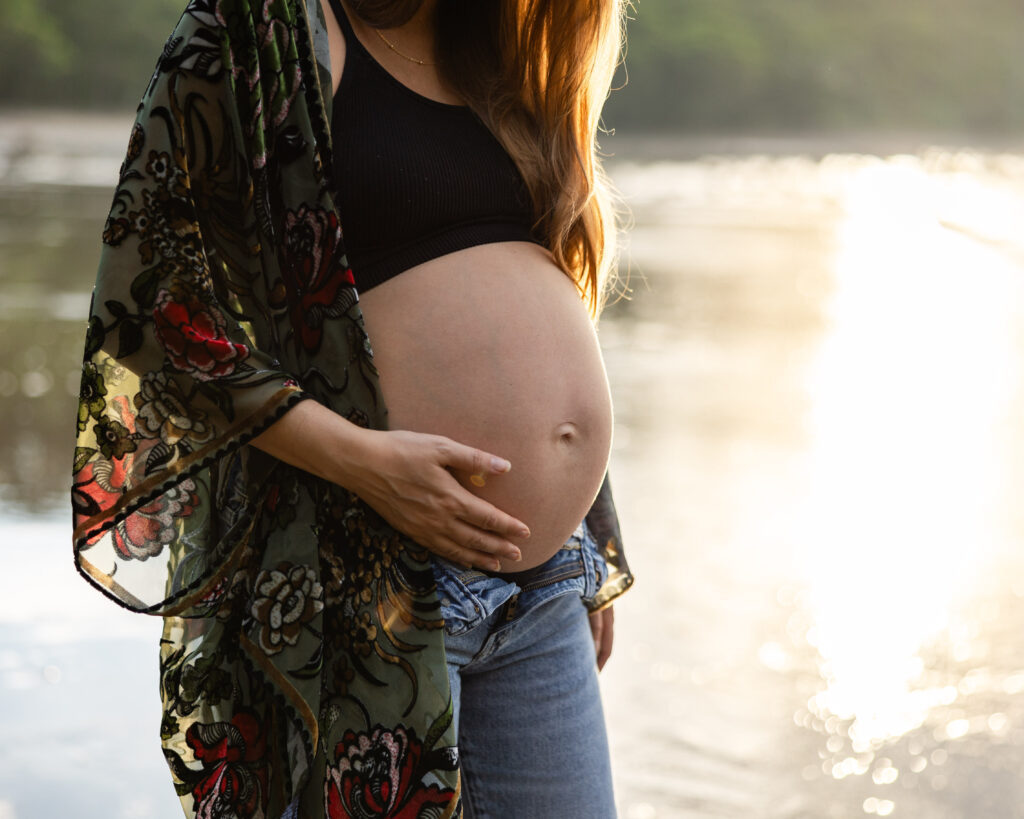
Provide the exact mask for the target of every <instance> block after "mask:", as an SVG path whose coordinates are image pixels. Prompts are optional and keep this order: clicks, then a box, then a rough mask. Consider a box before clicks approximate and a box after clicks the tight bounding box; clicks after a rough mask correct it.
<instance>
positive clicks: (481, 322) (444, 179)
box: [73, 0, 632, 819]
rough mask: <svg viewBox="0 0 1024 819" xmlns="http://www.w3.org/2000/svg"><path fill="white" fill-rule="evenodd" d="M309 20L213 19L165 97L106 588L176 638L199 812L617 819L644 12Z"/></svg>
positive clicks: (165, 655) (85, 415)
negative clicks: (626, 427)
mask: <svg viewBox="0 0 1024 819" xmlns="http://www.w3.org/2000/svg"><path fill="white" fill-rule="evenodd" d="M307 1H308V5H307V3H306V2H303V0H278V2H269V3H255V2H249V1H248V0H193V2H192V3H190V4H189V6H188V8H187V9H186V11H185V14H184V15H183V17H182V20H181V22H180V23H179V25H178V28H177V29H176V31H175V34H174V35H173V36H172V37H171V39H170V40H168V44H167V46H166V47H165V50H164V54H163V55H162V56H161V59H160V62H159V63H158V65H157V70H156V71H155V72H154V75H153V78H152V80H151V82H150V85H149V87H148V88H147V89H146V94H145V95H144V97H143V101H142V104H141V105H140V109H139V113H138V117H137V121H136V125H135V128H134V130H133V132H132V135H131V139H130V142H129V147H128V155H127V157H126V159H125V162H124V164H123V165H122V168H121V178H120V182H119V185H118V188H117V191H116V193H115V196H114V203H113V207H112V210H111V213H110V216H109V217H108V220H107V224H106V228H105V230H104V251H103V256H102V258H101V263H100V271H99V275H98V278H97V286H96V290H95V292H94V296H93V309H92V313H91V316H90V323H89V333H88V337H87V341H86V358H85V364H84V369H83V380H82V398H81V403H80V408H79V415H78V429H79V441H78V447H77V448H76V451H75V480H74V486H73V503H74V506H75V512H76V531H75V546H76V550H75V552H76V561H77V565H78V566H79V569H80V571H82V573H83V574H84V575H85V576H86V577H87V578H88V579H90V580H91V581H92V582H94V583H95V584H96V585H97V586H98V587H99V588H100V589H101V590H103V591H104V592H105V593H107V594H109V595H110V596H112V597H113V598H114V599H115V600H117V601H118V602H120V603H122V604H123V605H125V606H126V607H128V608H130V609H132V610H135V611H142V612H146V613H152V614H159V615H162V616H163V617H164V624H165V625H164V639H163V641H162V648H161V691H162V695H163V701H164V720H163V725H162V728H161V734H162V738H163V744H164V752H165V756H166V758H167V759H168V762H169V764H170V766H171V771H172V774H173V776H174V778H175V782H176V786H177V789H178V793H179V795H180V796H181V801H182V805H183V807H184V809H185V813H186V815H187V816H196V817H198V816H202V817H211V819H212V818H213V817H225V819H226V817H254V818H255V817H269V818H270V819H277V818H278V817H281V816H286V817H293V816H298V817H318V816H329V817H347V816H352V817H376V816H381V817H384V816H386V817H420V816H423V817H441V816H458V815H464V816H466V817H471V816H472V817H581V818H582V817H609V816H614V815H615V809H614V801H613V797H612V789H611V776H610V770H609V763H608V752H607V742H606V738H605V729H604V721H603V716H602V711H601V704H600V698H599V692H598V688H597V679H596V672H597V670H598V668H599V667H600V666H602V665H603V664H604V662H605V660H606V659H607V656H608V653H609V652H610V647H611V608H610V603H611V601H612V600H613V599H614V598H615V597H617V596H618V595H619V594H621V593H622V592H623V591H624V590H625V589H626V588H627V587H628V586H629V585H630V583H631V580H632V577H631V575H630V574H629V571H628V568H627V567H626V564H625V562H624V560H623V559H622V554H621V548H620V544H619V542H618V529H617V523H616V520H615V513H614V506H613V505H612V503H611V498H610V490H609V489H608V483H607V480H606V475H605V472H606V468H607V462H608V455H609V448H610V443H611V428H612V418H611V403H610V399H609V391H608V384H607V380H606V377H605V372H604V367H603V363H602V360H601V355H600V350H599V347H598V345H597V340H596V336H595V333H594V329H593V323H592V321H591V318H592V316H596V314H597V313H598V312H599V309H600V305H601V301H602V295H603V291H604V288H605V279H606V274H607V271H608V269H609V268H610V266H611V264H612V263H613V259H614V253H613V250H614V247H613V244H614V233H615V226H614V218H613V212H612V211H611V209H610V203H609V197H608V193H607V191H606V190H605V182H604V177H603V175H602V172H601V169H600V165H599V163H598V161H597V159H596V157H595V151H594V148H595V145H594V136H595V133H596V123H597V117H598V112H599V107H600V103H601V102H602V101H603V99H604V97H605V95H606V94H607V90H608V87H609V83H610V78H611V73H612V70H613V68H614V65H615V61H616V59H617V54H618V46H619V31H620V28H619V22H620V15H621V7H620V5H619V0H560V2H558V3H554V2H550V3H549V2H542V1H541V0H324V3H323V6H319V5H318V4H317V3H316V0H307ZM588 307H589V313H588Z"/></svg>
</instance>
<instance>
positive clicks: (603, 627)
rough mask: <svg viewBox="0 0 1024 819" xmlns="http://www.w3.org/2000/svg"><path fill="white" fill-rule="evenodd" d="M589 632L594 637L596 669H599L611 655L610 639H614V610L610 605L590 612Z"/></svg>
mask: <svg viewBox="0 0 1024 819" xmlns="http://www.w3.org/2000/svg"><path fill="white" fill-rule="evenodd" d="M590 633H591V635H593V637H594V651H595V652H596V653H597V670H598V671H600V670H601V669H602V668H604V664H605V663H606V662H608V658H609V657H611V656H612V641H613V640H614V639H615V611H614V610H613V609H612V607H611V606H608V607H607V608H603V609H601V610H600V611H595V612H593V613H591V615H590Z"/></svg>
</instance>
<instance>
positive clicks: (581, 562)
mask: <svg viewBox="0 0 1024 819" xmlns="http://www.w3.org/2000/svg"><path fill="white" fill-rule="evenodd" d="M433 567H434V578H435V580H436V582H437V586H438V592H439V594H440V596H441V612H442V615H443V616H444V619H445V631H446V632H447V633H448V634H450V635H456V634H461V633H462V632H464V631H467V630H468V629H470V628H472V627H473V626H475V625H477V624H478V623H479V622H481V621H483V620H485V619H487V618H488V617H490V616H491V615H492V614H494V613H495V612H496V611H497V610H498V609H500V608H502V607H505V608H506V609H509V608H510V607H511V611H512V612H513V613H515V612H518V613H522V612H524V611H526V610H527V609H529V608H532V607H534V606H536V605H539V604H540V603H542V602H544V601H545V600H548V599H550V598H552V597H556V596H558V595H560V594H569V593H575V594H578V595H579V596H580V597H581V598H583V599H584V600H589V599H592V598H593V597H594V596H595V595H596V594H597V591H598V589H600V588H601V584H602V583H603V582H604V578H605V576H606V572H607V566H606V564H605V561H604V558H603V557H602V556H601V553H600V551H599V550H598V547H597V543H596V542H595V541H594V538H593V535H591V534H590V530H589V529H588V528H587V526H586V522H582V523H580V525H579V526H578V527H576V531H575V532H573V533H572V535H570V536H569V539H568V540H567V541H566V542H565V545H563V546H562V548H561V549H559V550H558V551H557V552H556V553H555V554H554V555H553V556H552V557H551V558H550V559H549V560H547V561H545V562H544V563H541V564H540V565H539V566H535V567H534V568H532V569H527V570H525V571H522V572H515V573H507V574H489V573H487V572H482V571H480V570H478V569H464V568H461V567H459V566H457V565H456V564H454V563H451V562H450V561H448V560H445V559H444V558H441V557H438V556H436V555H435V556H434V558H433Z"/></svg>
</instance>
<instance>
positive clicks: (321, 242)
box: [282, 205, 356, 352]
mask: <svg viewBox="0 0 1024 819" xmlns="http://www.w3.org/2000/svg"><path fill="white" fill-rule="evenodd" d="M340 250H341V228H340V227H339V225H338V215H337V214H336V213H334V211H329V210H325V209H323V208H316V209H313V210H310V209H309V208H307V207H306V206H305V205H303V206H302V207H301V208H299V210H297V211H288V214H287V216H286V217H285V247H284V252H285V264H284V269H283V271H282V272H283V274H284V281H285V286H286V289H287V293H288V311H289V313H290V315H291V320H292V326H293V327H294V328H295V332H296V334H297V335H298V337H299V341H300V343H301V345H302V347H303V348H304V349H306V350H309V351H310V352H315V351H316V350H317V349H318V348H319V347H320V338H321V336H322V335H323V324H324V319H325V318H336V317H338V316H340V315H342V314H344V312H345V311H346V310H348V308H349V307H351V306H352V305H353V304H354V303H355V300H356V299H355V292H354V285H355V279H353V277H352V270H351V269H350V268H343V267H342V266H341V264H340V262H341V254H340Z"/></svg>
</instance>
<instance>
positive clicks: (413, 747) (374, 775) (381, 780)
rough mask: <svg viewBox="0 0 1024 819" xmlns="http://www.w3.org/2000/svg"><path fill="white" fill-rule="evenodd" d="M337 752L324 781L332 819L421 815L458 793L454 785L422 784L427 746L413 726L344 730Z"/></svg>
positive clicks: (408, 818) (411, 818)
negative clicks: (443, 788)
mask: <svg viewBox="0 0 1024 819" xmlns="http://www.w3.org/2000/svg"><path fill="white" fill-rule="evenodd" d="M334 753H335V756H336V757H337V759H338V762H337V764H336V765H334V766H333V767H331V768H329V769H328V771H327V781H326V783H325V785H324V801H325V803H326V804H325V809H326V811H327V816H328V819H349V817H353V816H359V817H367V819H369V817H379V818H380V819H417V817H419V816H420V815H421V813H422V812H423V811H424V810H425V809H428V808H430V807H431V806H438V807H441V808H444V807H446V806H447V805H448V804H449V802H451V800H452V799H453V798H454V793H453V792H452V791H451V790H450V789H447V790H442V789H441V788H439V787H438V786H437V785H429V786H425V785H423V783H422V780H421V775H422V774H421V771H420V762H421V757H422V755H423V745H422V743H421V742H420V741H419V740H418V739H417V738H416V732H415V731H413V730H412V729H408V730H406V729H403V728H401V727H398V728H395V729H393V730H390V731H389V730H386V729H385V728H382V727H377V728H375V729H374V731H373V733H372V734H365V733H364V734H356V733H354V732H353V731H346V732H345V735H344V736H343V737H342V739H341V742H339V743H338V746H337V748H335V751H334Z"/></svg>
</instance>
